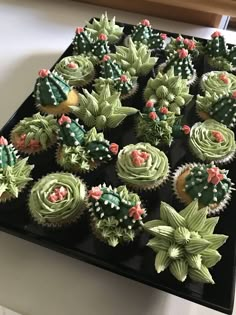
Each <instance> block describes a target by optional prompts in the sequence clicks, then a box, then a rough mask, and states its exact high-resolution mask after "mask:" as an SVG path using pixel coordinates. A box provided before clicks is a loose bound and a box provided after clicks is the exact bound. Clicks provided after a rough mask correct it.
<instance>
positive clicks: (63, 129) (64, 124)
mask: <svg viewBox="0 0 236 315" xmlns="http://www.w3.org/2000/svg"><path fill="white" fill-rule="evenodd" d="M78 122H79V120H78V119H76V120H73V119H71V118H70V117H69V116H65V115H62V116H61V118H60V119H58V124H59V127H60V131H59V139H60V140H63V143H64V144H65V145H67V146H77V145H82V144H83V143H84V137H85V133H86V131H85V129H84V128H83V126H81V125H80V124H79V123H78Z"/></svg>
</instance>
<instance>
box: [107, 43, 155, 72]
mask: <svg viewBox="0 0 236 315" xmlns="http://www.w3.org/2000/svg"><path fill="white" fill-rule="evenodd" d="M111 56H112V58H114V60H115V61H116V62H117V63H118V64H119V65H120V66H121V68H122V70H123V71H125V72H126V71H127V72H129V73H130V75H131V76H143V75H147V74H148V73H149V72H150V71H151V70H152V68H153V67H154V65H155V64H156V62H157V60H158V58H156V57H151V52H150V51H149V50H148V48H147V46H145V45H143V44H140V46H139V47H136V46H135V44H134V43H133V41H132V39H130V40H129V44H128V47H125V46H116V53H115V54H111Z"/></svg>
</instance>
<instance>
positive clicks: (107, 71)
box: [101, 55, 122, 81]
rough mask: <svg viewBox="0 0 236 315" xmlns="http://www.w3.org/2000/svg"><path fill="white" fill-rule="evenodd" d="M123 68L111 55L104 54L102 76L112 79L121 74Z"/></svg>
mask: <svg viewBox="0 0 236 315" xmlns="http://www.w3.org/2000/svg"><path fill="white" fill-rule="evenodd" d="M121 73H122V70H121V68H120V66H119V65H118V64H117V63H116V61H114V60H112V59H111V57H110V56H109V55H104V56H103V59H102V63H101V76H102V78H104V79H111V80H112V81H113V80H115V79H117V78H119V77H120V76H121Z"/></svg>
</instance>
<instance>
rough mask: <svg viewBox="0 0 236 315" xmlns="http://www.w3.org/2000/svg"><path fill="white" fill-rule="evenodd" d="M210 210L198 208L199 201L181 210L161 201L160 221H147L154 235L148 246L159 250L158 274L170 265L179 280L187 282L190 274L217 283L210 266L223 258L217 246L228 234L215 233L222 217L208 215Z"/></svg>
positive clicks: (156, 265) (171, 270) (145, 226)
mask: <svg viewBox="0 0 236 315" xmlns="http://www.w3.org/2000/svg"><path fill="white" fill-rule="evenodd" d="M207 213H208V210H207V208H203V209H201V210H199V209H198V201H197V200H194V201H193V202H192V203H190V204H189V205H188V206H187V207H186V208H185V209H183V210H182V211H180V212H179V213H178V212H177V211H176V210H175V209H174V208H172V207H171V206H170V205H169V204H167V203H165V202H161V208H160V220H153V221H148V222H146V223H145V224H144V229H145V230H146V231H147V232H148V233H150V234H151V235H152V236H154V238H153V239H151V240H150V241H149V242H148V244H147V246H148V247H150V248H151V249H152V250H154V252H155V253H156V258H155V269H156V271H157V273H160V272H162V271H164V270H166V269H167V268H169V271H170V273H171V274H172V275H173V276H174V277H175V278H176V279H177V280H178V281H181V282H184V281H185V280H186V278H187V277H188V276H189V277H190V279H192V280H193V281H196V282H202V283H211V284H214V280H213V279H212V276H211V274H210V272H209V270H208V268H211V267H213V266H215V265H216V263H217V262H218V261H219V260H220V259H221V255H220V254H219V252H218V251H217V249H218V248H219V247H220V246H222V245H223V244H224V243H225V241H226V240H227V238H228V236H226V235H223V234H213V232H214V229H215V226H216V224H217V222H218V220H219V218H217V217H215V218H207Z"/></svg>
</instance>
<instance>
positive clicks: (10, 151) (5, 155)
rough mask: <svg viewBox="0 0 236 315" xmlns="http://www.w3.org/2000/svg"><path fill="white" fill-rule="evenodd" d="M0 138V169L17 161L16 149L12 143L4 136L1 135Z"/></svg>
mask: <svg viewBox="0 0 236 315" xmlns="http://www.w3.org/2000/svg"><path fill="white" fill-rule="evenodd" d="M0 140H1V144H0V169H4V168H6V167H8V166H14V165H15V164H16V161H17V157H16V153H17V151H16V150H15V148H14V147H13V145H12V144H8V143H7V140H6V139H5V138H3V137H1V138H0Z"/></svg>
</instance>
